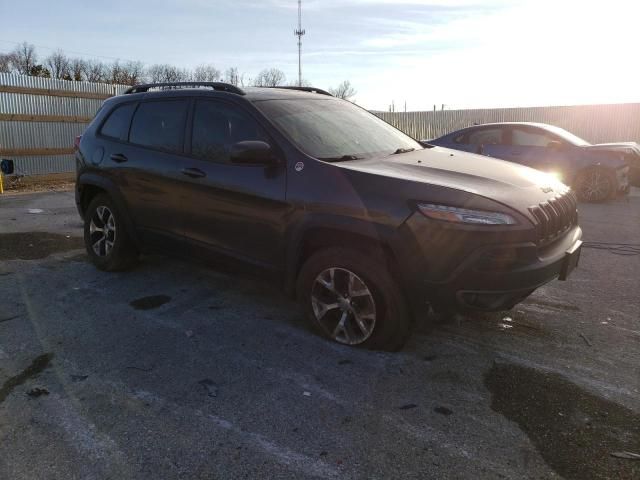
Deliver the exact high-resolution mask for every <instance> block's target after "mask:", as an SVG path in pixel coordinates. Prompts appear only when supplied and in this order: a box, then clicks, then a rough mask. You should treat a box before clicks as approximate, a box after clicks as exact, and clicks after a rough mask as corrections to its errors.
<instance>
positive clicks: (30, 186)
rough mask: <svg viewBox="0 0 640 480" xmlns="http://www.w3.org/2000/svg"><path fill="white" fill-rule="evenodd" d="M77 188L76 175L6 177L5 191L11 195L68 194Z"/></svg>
mask: <svg viewBox="0 0 640 480" xmlns="http://www.w3.org/2000/svg"><path fill="white" fill-rule="evenodd" d="M74 187H75V174H68V173H61V174H51V175H33V176H27V177H20V176H10V177H4V189H5V191H6V192H11V193H16V192H20V193H31V192H68V191H71V190H73V189H74Z"/></svg>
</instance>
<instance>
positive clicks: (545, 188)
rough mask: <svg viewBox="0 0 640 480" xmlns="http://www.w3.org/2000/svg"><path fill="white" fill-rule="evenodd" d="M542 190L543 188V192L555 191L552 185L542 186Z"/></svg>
mask: <svg viewBox="0 0 640 480" xmlns="http://www.w3.org/2000/svg"><path fill="white" fill-rule="evenodd" d="M540 190H542V192H543V193H551V192H553V188H551V187H540Z"/></svg>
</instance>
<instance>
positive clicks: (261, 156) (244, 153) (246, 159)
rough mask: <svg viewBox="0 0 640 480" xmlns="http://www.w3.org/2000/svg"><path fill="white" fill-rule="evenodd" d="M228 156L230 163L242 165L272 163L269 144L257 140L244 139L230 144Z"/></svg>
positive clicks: (273, 161)
mask: <svg viewBox="0 0 640 480" xmlns="http://www.w3.org/2000/svg"><path fill="white" fill-rule="evenodd" d="M229 158H230V160H231V162H232V163H239V164H244V165H265V166H266V165H274V164H275V163H276V158H275V157H274V156H273V151H272V150H271V145H269V144H268V143H266V142H262V141H259V140H245V141H242V142H238V143H234V144H233V145H231V151H230V152H229Z"/></svg>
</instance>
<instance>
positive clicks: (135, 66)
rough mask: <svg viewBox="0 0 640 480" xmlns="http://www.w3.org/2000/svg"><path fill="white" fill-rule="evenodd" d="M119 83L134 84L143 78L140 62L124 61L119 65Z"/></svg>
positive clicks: (142, 67) (142, 66) (142, 68)
mask: <svg viewBox="0 0 640 480" xmlns="http://www.w3.org/2000/svg"><path fill="white" fill-rule="evenodd" d="M120 70H121V75H120V83H121V84H122V85H136V84H138V83H140V82H141V81H142V79H143V78H144V65H143V64H142V62H133V61H130V62H126V63H124V64H122V65H121V68H120Z"/></svg>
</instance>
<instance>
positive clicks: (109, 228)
mask: <svg viewBox="0 0 640 480" xmlns="http://www.w3.org/2000/svg"><path fill="white" fill-rule="evenodd" d="M89 239H90V242H91V248H92V249H93V252H94V253H95V254H96V255H97V256H99V257H106V256H107V255H109V254H110V253H111V250H113V245H114V244H115V241H116V221H115V217H114V216H113V212H112V211H111V210H109V208H108V207H105V206H99V207H98V208H96V209H95V211H94V213H93V215H92V216H91V223H90V224H89Z"/></svg>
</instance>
